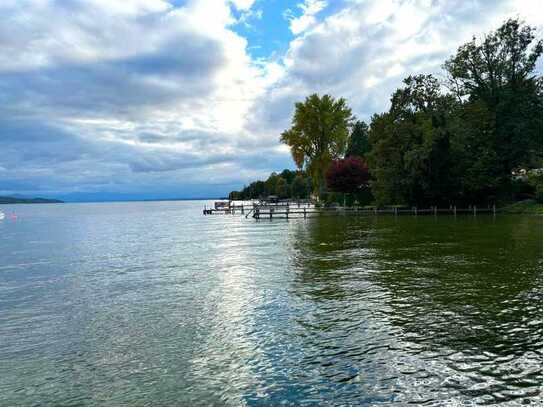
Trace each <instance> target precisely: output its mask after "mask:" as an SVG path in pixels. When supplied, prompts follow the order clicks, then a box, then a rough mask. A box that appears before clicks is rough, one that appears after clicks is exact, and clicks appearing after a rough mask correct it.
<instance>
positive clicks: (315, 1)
mask: <svg viewBox="0 0 543 407" xmlns="http://www.w3.org/2000/svg"><path fill="white" fill-rule="evenodd" d="M326 6H327V2H326V1H323V0H305V1H304V2H303V3H298V4H297V7H298V8H299V9H301V10H302V14H301V15H300V16H297V17H296V16H295V15H294V14H295V12H294V11H292V10H291V9H287V10H285V13H284V16H285V18H286V19H287V20H288V21H289V23H290V31H292V33H293V34H294V35H298V34H301V33H302V32H304V31H306V30H308V29H309V28H310V27H312V26H314V25H315V24H316V23H317V17H316V16H317V14H318V13H319V12H320V11H322V10H323V9H324V8H325V7H326Z"/></svg>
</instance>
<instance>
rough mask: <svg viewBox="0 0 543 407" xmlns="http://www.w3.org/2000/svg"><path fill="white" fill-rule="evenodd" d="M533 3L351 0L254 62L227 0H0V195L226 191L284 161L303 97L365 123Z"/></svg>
mask: <svg viewBox="0 0 543 407" xmlns="http://www.w3.org/2000/svg"><path fill="white" fill-rule="evenodd" d="M240 1H241V0H240ZM536 2H537V0H522V1H521V0H497V1H483V0H474V1H470V2H465V1H460V0H457V1H445V0H409V1H408V0H366V1H346V2H345V5H344V6H343V7H342V8H340V9H339V10H338V11H337V12H335V14H333V15H329V16H328V17H326V18H325V19H324V20H321V21H318V20H315V21H312V23H311V24H310V25H309V26H308V27H307V28H306V29H305V30H304V31H303V32H301V34H300V35H298V36H297V37H295V38H294V40H293V41H292V42H291V43H290V46H289V49H288V51H287V53H286V54H285V55H283V56H281V57H279V59H277V56H274V58H275V59H274V60H270V61H267V62H266V63H264V64H262V63H261V61H259V63H256V61H253V60H251V58H250V57H249V55H248V54H247V52H246V47H247V46H250V44H247V43H246V42H245V40H244V39H243V38H241V37H240V36H239V35H237V34H235V33H234V32H233V31H232V29H231V26H230V25H231V24H232V21H233V20H232V14H231V12H230V7H231V4H232V3H226V2H222V1H219V0H188V2H187V4H185V5H184V6H183V7H177V8H176V7H174V6H172V5H171V4H170V3H168V2H165V1H163V0H146V1H143V0H127V1H123V2H107V1H105V0H88V1H83V0H66V1H51V2H42V1H39V0H24V1H20V2H15V1H9V2H5V3H2V4H0V13H1V14H2V15H3V17H2V18H3V23H2V24H1V25H0V194H2V193H27V194H38V193H39V194H48V195H58V196H70V197H74V196H93V197H96V196H99V195H100V194H101V193H107V194H119V196H134V195H135V194H138V193H141V192H142V191H145V192H146V193H148V194H154V196H157V197H158V196H161V197H164V196H168V194H171V195H169V196H172V195H176V194H177V195H180V196H183V195H184V196H189V195H191V194H193V193H201V194H204V192H205V193H206V194H208V195H209V191H212V190H214V189H213V188H215V190H216V191H217V193H218V194H223V193H225V192H226V191H228V189H231V188H233V187H236V186H237V187H239V186H241V185H242V184H244V183H248V182H250V181H251V180H253V179H255V178H257V177H264V176H266V175H267V174H268V173H269V172H270V171H272V170H281V169H282V168H284V167H287V166H292V161H291V160H290V156H289V154H288V152H287V151H285V150H284V149H281V148H279V143H278V138H279V134H280V132H281V131H282V130H284V129H285V128H287V127H288V126H289V122H290V117H291V113H292V110H293V104H294V102H296V101H300V100H302V99H303V98H304V97H305V96H306V95H307V94H309V93H313V92H319V93H330V94H333V95H335V96H343V97H346V98H347V99H348V101H349V103H350V104H351V106H352V107H353V111H354V113H355V114H356V115H357V116H359V117H361V118H365V119H367V118H369V116H370V115H371V114H372V113H374V112H379V111H382V110H383V109H386V107H387V105H388V101H389V97H390V94H391V92H392V91H393V90H394V89H395V88H396V87H398V86H399V85H400V83H401V80H402V79H403V78H404V77H405V76H407V75H408V74H410V73H415V72H437V73H439V72H440V65H441V63H442V62H443V61H444V59H445V58H446V57H447V56H448V55H450V54H452V53H453V52H454V51H455V49H456V47H458V46H459V45H460V44H461V43H462V42H464V41H466V40H467V39H469V38H470V37H471V35H472V34H479V33H483V32H485V31H488V30H489V29H492V28H495V27H496V26H497V25H498V24H499V23H500V22H501V21H503V20H504V19H505V18H507V17H509V16H516V15H519V16H521V17H525V18H526V19H527V20H528V22H530V23H532V24H537V25H539V26H541V24H542V23H543V16H539V15H537V13H533V12H531V10H532V9H531V8H530V7H533V6H534V5H535V3H536ZM234 3H235V2H234ZM251 3H252V2H250V1H249V2H243V1H241V2H240V3H239V7H242V8H243V10H244V12H250V9H249V8H248V7H249V5H250V4H251ZM285 24H287V22H285ZM191 191H192V192H191ZM74 194H75V195H74ZM77 194H79V195H77ZM145 196H146V197H148V196H147V195H145Z"/></svg>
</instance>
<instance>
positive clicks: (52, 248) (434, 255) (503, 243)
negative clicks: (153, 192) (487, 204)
mask: <svg viewBox="0 0 543 407" xmlns="http://www.w3.org/2000/svg"><path fill="white" fill-rule="evenodd" d="M208 204H209V203H208ZM203 205H204V202H143V203H111V204H109V203H108V204H65V205H29V206H22V205H21V206H11V207H6V206H4V207H1V209H3V211H4V212H6V213H7V214H9V213H11V212H16V214H17V216H18V217H17V219H16V220H12V219H6V220H4V221H0V405H2V406H15V405H22V406H25V405H82V404H84V405H89V404H90V405H92V404H100V405H111V406H119V405H131V406H133V405H153V406H156V405H187V406H194V405H204V406H207V405H233V406H238V405H249V406H252V405H255V406H256V405H278V404H280V403H281V402H283V403H285V404H287V405H327V404H329V405H332V404H333V405H372V406H374V405H379V404H382V405H390V404H398V405H404V404H407V403H409V402H411V403H415V404H423V403H426V404H427V405H442V404H446V403H453V402H463V401H472V402H473V403H478V404H485V403H486V404H496V403H505V404H506V405H515V404H518V405H521V404H530V403H532V404H534V405H541V404H542V403H543V388H542V386H543V385H542V383H543V218H537V217H522V216H500V215H498V216H497V217H496V218H494V217H493V216H492V215H482V216H477V217H476V218H475V217H473V216H469V215H462V216H458V217H457V218H454V217H452V216H451V217H449V216H439V217H434V216H419V217H414V216H403V217H398V218H394V217H393V216H378V217H326V218H320V219H317V218H315V219H308V220H303V219H300V220H290V221H285V220H274V221H272V222H270V221H260V222H256V221H254V220H252V219H245V218H244V217H240V216H207V217H204V216H202V215H201V210H202V208H203Z"/></svg>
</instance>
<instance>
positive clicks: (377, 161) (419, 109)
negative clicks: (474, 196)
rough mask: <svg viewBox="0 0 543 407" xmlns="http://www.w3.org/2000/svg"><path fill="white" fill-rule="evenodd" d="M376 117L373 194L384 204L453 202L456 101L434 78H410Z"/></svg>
mask: <svg viewBox="0 0 543 407" xmlns="http://www.w3.org/2000/svg"><path fill="white" fill-rule="evenodd" d="M404 85H405V86H404V87H403V88H400V89H398V90H397V91H396V92H395V93H394V94H393V96H392V105H391V108H390V110H389V112H387V113H383V114H381V115H375V116H374V117H373V119H372V124H371V130H370V143H371V146H372V152H371V154H370V155H369V162H370V170H371V173H372V175H373V178H374V180H373V183H372V190H373V193H374V196H375V198H376V199H377V201H378V203H380V204H392V203H395V204H417V205H420V204H424V203H427V202H431V203H433V204H437V203H439V202H444V201H449V200H450V199H451V196H452V195H453V191H454V188H453V183H454V180H453V179H452V177H451V171H450V169H451V163H450V161H451V152H450V143H449V133H450V131H449V123H450V121H451V119H450V118H451V114H452V112H453V109H454V106H455V104H456V103H455V101H454V99H453V98H452V97H450V96H447V95H443V94H442V92H441V89H440V85H439V83H438V81H437V80H436V78H434V77H433V76H431V75H418V76H410V77H408V78H407V79H405V80H404Z"/></svg>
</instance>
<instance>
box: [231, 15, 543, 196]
mask: <svg viewBox="0 0 543 407" xmlns="http://www.w3.org/2000/svg"><path fill="white" fill-rule="evenodd" d="M542 53H543V41H538V40H536V30H535V29H534V28H533V27H530V26H528V25H526V24H524V23H523V22H522V21H519V20H517V19H510V20H507V21H506V22H505V23H504V24H503V25H502V26H501V27H500V28H498V29H497V30H496V31H494V32H491V33H489V34H487V35H485V36H484V37H483V38H480V39H478V38H475V37H474V38H473V39H472V40H471V41H469V42H467V43H466V44H464V45H462V46H460V48H459V49H458V50H457V52H456V54H454V55H452V56H451V57H450V58H449V59H448V60H446V61H445V62H444V64H443V69H444V72H445V74H446V79H444V80H438V79H437V78H436V77H434V76H433V75H428V74H419V75H412V76H409V77H407V78H406V79H405V80H404V81H403V86H402V87H400V88H399V89H398V90H396V91H395V92H394V93H393V94H392V96H391V99H390V102H391V103H390V108H389V110H388V111H386V112H383V113H378V114H374V115H373V116H372V118H371V121H370V122H369V124H367V123H365V122H363V121H359V120H357V119H356V118H355V117H354V116H353V114H352V112H351V109H350V108H349V106H348V105H347V102H346V100H345V99H343V98H339V99H336V98H334V97H332V96H330V95H324V96H319V95H316V94H313V95H310V96H308V97H307V98H306V99H305V101H303V102H299V103H296V105H295V111H294V115H293V118H292V126H291V128H290V129H288V130H286V131H284V132H283V133H282V134H281V141H282V142H283V143H284V144H286V145H288V146H289V147H290V150H291V153H292V157H293V159H294V162H295V163H296V165H297V166H298V169H299V170H298V171H289V170H284V171H283V172H281V173H279V174H277V173H273V174H272V175H270V177H269V178H268V179H267V180H265V181H256V182H253V183H252V184H250V185H249V186H247V187H245V188H244V189H243V190H241V191H233V192H232V193H231V194H230V198H231V199H253V198H261V197H265V196H267V195H277V196H279V197H281V198H307V197H309V196H310V195H311V196H312V197H314V198H318V199H321V200H322V199H325V200H329V199H345V194H347V195H349V196H351V197H354V201H358V203H369V202H372V203H375V204H377V205H418V206H424V205H450V204H457V205H461V204H488V203H495V202H510V201H513V200H517V199H524V198H534V199H538V200H539V201H540V202H543V174H542V171H541V168H543V78H542V77H541V75H540V74H539V73H538V72H536V65H537V62H538V60H539V58H540V57H541V54H542ZM330 197H332V198H330Z"/></svg>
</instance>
